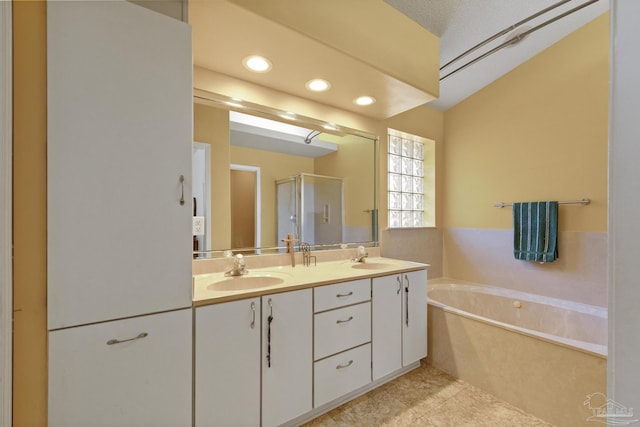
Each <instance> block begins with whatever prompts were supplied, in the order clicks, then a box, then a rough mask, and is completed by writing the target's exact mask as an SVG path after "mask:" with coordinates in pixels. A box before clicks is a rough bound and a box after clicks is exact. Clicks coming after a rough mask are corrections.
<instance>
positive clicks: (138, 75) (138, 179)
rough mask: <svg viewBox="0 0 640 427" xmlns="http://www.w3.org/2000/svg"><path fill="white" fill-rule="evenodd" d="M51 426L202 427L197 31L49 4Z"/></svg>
mask: <svg viewBox="0 0 640 427" xmlns="http://www.w3.org/2000/svg"><path fill="white" fill-rule="evenodd" d="M47 57H48V58H47V79H48V81H47V104H48V110H47V114H48V154H47V156H48V158H47V167H48V172H47V174H48V183H47V186H48V188H47V191H48V208H47V210H48V212H47V214H48V242H47V246H48V271H47V276H48V278H47V281H48V302H47V307H48V329H49V425H50V426H52V427H56V426H65V427H72V426H88V425H92V426H103V425H104V426H112V425H118V426H140V425H153V426H172V427H173V426H190V425H191V418H192V415H191V411H192V397H191V395H192V375H191V373H192V330H193V327H192V315H191V310H190V306H191V188H190V187H189V182H190V177H191V144H192V59H191V29H190V26H189V25H187V24H185V23H183V22H180V21H177V20H174V19H171V18H169V17H166V16H164V15H160V14H158V13H155V12H152V11H150V10H147V9H144V8H142V7H140V6H137V5H135V4H132V3H129V2H125V1H109V2H48V9H47Z"/></svg>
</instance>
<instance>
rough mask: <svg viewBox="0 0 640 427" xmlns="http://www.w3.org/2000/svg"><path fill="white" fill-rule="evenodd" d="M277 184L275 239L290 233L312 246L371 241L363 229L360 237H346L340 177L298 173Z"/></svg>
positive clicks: (347, 233)
mask: <svg viewBox="0 0 640 427" xmlns="http://www.w3.org/2000/svg"><path fill="white" fill-rule="evenodd" d="M276 185H277V197H278V236H286V235H287V234H289V233H290V234H292V235H293V236H294V238H296V239H298V241H300V242H304V243H309V244H315V245H319V244H330V243H335V242H345V241H370V240H371V233H370V232H368V231H367V230H366V227H365V232H364V233H360V234H361V235H360V236H358V237H356V236H355V235H353V236H352V237H354V238H352V239H350V238H348V237H347V236H348V235H349V234H350V233H349V231H348V230H347V227H345V225H344V210H343V182H342V179H341V178H334V177H330V176H321V175H313V174H306V173H301V174H298V175H296V176H292V177H289V178H284V179H281V180H278V181H276ZM356 228H358V229H360V228H362V227H356ZM283 245H284V244H283V243H280V246H283Z"/></svg>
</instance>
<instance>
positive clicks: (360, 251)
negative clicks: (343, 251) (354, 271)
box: [351, 246, 369, 262]
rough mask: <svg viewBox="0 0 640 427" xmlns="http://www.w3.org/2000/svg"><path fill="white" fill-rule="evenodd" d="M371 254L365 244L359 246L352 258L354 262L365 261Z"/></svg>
mask: <svg viewBox="0 0 640 427" xmlns="http://www.w3.org/2000/svg"><path fill="white" fill-rule="evenodd" d="M368 256H369V254H368V253H366V252H365V251H364V246H358V252H357V253H356V257H355V258H354V259H352V260H351V261H352V262H365V261H364V259H365V258H366V257H368Z"/></svg>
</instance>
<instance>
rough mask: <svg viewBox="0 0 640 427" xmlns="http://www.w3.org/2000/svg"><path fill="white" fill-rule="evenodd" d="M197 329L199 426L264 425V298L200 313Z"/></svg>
mask: <svg viewBox="0 0 640 427" xmlns="http://www.w3.org/2000/svg"><path fill="white" fill-rule="evenodd" d="M195 328H196V334H195V337H196V338H195V340H196V341H195V349H196V350H195V353H196V358H195V361H196V362H195V363H196V366H195V378H194V381H195V425H196V427H210V426H234V427H242V426H246V427H255V426H259V425H260V331H261V329H260V299H259V298H252V299H246V300H241V301H234V302H228V303H222V304H215V305H210V306H207V307H200V308H197V309H196V324H195ZM284 400H286V399H284Z"/></svg>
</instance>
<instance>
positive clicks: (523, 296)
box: [428, 279, 607, 356]
mask: <svg viewBox="0 0 640 427" xmlns="http://www.w3.org/2000/svg"><path fill="white" fill-rule="evenodd" d="M428 301H429V304H431V305H432V306H437V307H442V308H443V309H445V310H448V311H451V312H453V313H457V314H459V315H461V316H466V317H469V318H472V319H476V320H478V321H481V322H487V323H491V324H493V325H495V326H499V327H501V328H505V329H509V330H513V331H517V332H519V333H522V334H526V335H530V336H532V337H537V338H539V339H543V340H547V341H550V342H554V343H557V344H560V345H565V346H569V347H572V348H575V349H578V350H583V351H586V352H591V353H594V354H596V355H600V356H606V355H607V309H606V308H605V307H597V306H593V305H587V304H581V303H577V302H572V301H565V300H560V299H556V298H550V297H544V296H540V295H534V294H529V293H525V292H520V291H514V290H510V289H505V288H498V287H493V286H485V285H477V284H472V283H460V282H457V283H456V282H453V281H450V280H447V281H443V280H442V279H440V281H439V282H436V283H431V284H430V286H429V290H428Z"/></svg>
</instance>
